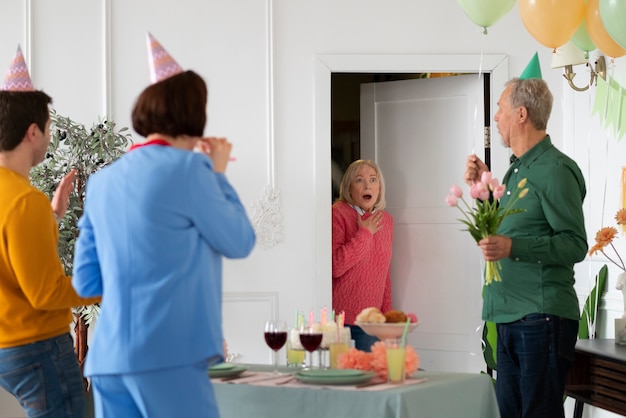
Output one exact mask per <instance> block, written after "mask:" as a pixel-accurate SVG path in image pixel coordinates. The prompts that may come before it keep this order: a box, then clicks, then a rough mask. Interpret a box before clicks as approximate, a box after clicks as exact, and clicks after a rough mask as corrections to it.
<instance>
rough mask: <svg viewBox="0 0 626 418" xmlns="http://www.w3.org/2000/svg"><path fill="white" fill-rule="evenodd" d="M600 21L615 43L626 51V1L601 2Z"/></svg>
mask: <svg viewBox="0 0 626 418" xmlns="http://www.w3.org/2000/svg"><path fill="white" fill-rule="evenodd" d="M598 8H599V9H600V19H601V20H602V24H603V25H604V29H606V31H607V33H608V34H609V36H610V37H611V38H613V40H614V41H615V43H617V44H618V45H619V46H620V47H622V48H624V49H626V1H624V0H600V3H599V4H598Z"/></svg>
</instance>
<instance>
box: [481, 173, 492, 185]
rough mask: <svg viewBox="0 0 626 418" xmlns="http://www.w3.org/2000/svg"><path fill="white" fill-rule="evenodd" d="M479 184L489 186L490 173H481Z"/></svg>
mask: <svg viewBox="0 0 626 418" xmlns="http://www.w3.org/2000/svg"><path fill="white" fill-rule="evenodd" d="M480 182H481V183H482V184H485V185H486V184H489V183H490V182H491V171H483V174H482V176H481V177H480Z"/></svg>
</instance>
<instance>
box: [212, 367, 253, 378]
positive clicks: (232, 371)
mask: <svg viewBox="0 0 626 418" xmlns="http://www.w3.org/2000/svg"><path fill="white" fill-rule="evenodd" d="M218 366H219V365H218ZM232 366H233V367H227V368H220V367H217V368H216V366H213V367H210V368H209V377H211V378H213V377H232V376H238V375H240V374H241V373H243V372H245V371H246V370H248V368H247V367H246V366H239V365H236V364H233V365H232Z"/></svg>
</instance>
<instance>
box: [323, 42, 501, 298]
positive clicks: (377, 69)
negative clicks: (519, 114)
mask: <svg viewBox="0 0 626 418" xmlns="http://www.w3.org/2000/svg"><path fill="white" fill-rule="evenodd" d="M508 63H509V61H508V56H506V55H503V54H496V55H484V54H461V55H393V54H389V55H387V54H369V55H359V54H328V55H324V54H322V55H316V57H315V87H314V88H315V107H314V109H315V133H314V135H315V205H316V207H315V258H316V263H315V274H314V275H313V277H314V280H315V283H314V286H313V287H314V289H315V296H314V300H313V306H332V282H331V280H332V279H331V277H332V250H331V246H332V244H331V243H332V231H331V209H330V206H331V201H330V198H331V195H332V192H331V168H330V162H331V158H330V139H331V138H330V137H331V75H332V73H335V72H342V73H479V72H482V73H489V74H490V76H491V77H490V83H491V92H492V93H491V98H490V109H491V114H492V115H491V117H492V118H493V113H494V109H496V103H497V101H498V98H499V96H500V92H501V90H502V89H503V87H504V83H506V81H507V80H508V79H509V65H508ZM491 144H492V146H491V162H492V164H491V167H492V170H493V171H494V172H496V173H500V172H502V173H503V172H504V171H505V169H506V163H507V161H508V159H507V158H506V155H507V150H506V149H505V148H503V147H502V146H499V145H497V146H494V141H493V132H492V141H491Z"/></svg>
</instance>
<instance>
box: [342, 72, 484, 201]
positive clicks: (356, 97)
mask: <svg viewBox="0 0 626 418" xmlns="http://www.w3.org/2000/svg"><path fill="white" fill-rule="evenodd" d="M462 74H464V73H452V72H447V73H444V72H438V73H339V72H337V73H332V74H331V183H332V202H334V201H335V200H336V199H337V197H339V184H340V182H341V178H342V176H343V173H344V172H345V170H346V168H347V167H348V165H350V163H351V162H353V161H355V160H357V159H359V158H361V142H360V138H361V134H360V92H361V84H364V83H382V82H390V81H398V80H410V79H424V78H439V77H450V76H455V75H462ZM488 86H489V78H488V75H486V79H485V94H486V95H488V94H489V88H488ZM488 103H489V99H488V97H486V100H485V104H486V106H488ZM485 114H486V115H487V117H486V118H485V121H484V123H485V126H487V127H488V126H489V124H490V118H489V116H488V115H489V108H488V107H487V108H486V109H485ZM486 153H488V152H487V151H486ZM485 157H486V161H488V160H489V158H488V155H486V156H485Z"/></svg>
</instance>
